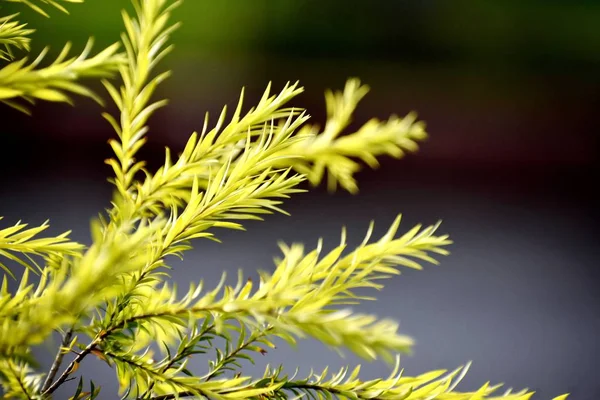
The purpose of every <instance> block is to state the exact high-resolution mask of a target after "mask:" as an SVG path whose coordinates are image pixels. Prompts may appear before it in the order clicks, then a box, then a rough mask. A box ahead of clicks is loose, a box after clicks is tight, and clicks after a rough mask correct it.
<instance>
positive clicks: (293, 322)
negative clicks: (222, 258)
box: [0, 0, 565, 400]
mask: <svg viewBox="0 0 600 400" xmlns="http://www.w3.org/2000/svg"><path fill="white" fill-rule="evenodd" d="M13 1H16V0H13ZM18 1H19V2H21V3H23V4H25V5H27V6H29V7H31V8H33V9H34V10H36V11H38V12H40V13H43V14H44V15H47V14H46V13H45V11H44V7H43V6H44V5H50V6H54V7H57V8H59V9H61V10H63V11H66V10H65V9H64V7H63V4H62V3H66V2H71V3H76V2H80V1H75V0H71V1H69V0H65V1H63V2H59V1H57V0H56V1H55V0H37V1H35V0H18ZM133 5H134V9H135V12H134V14H133V16H130V15H129V14H128V13H126V12H124V13H123V20H124V25H125V29H124V30H125V33H124V34H123V35H122V37H121V45H122V47H123V48H124V52H119V46H120V45H119V44H115V45H113V46H110V47H108V48H106V49H104V50H102V51H101V52H100V53H98V54H97V55H95V56H91V57H90V56H89V53H90V47H91V42H90V45H89V46H87V47H86V48H85V50H84V51H83V52H82V53H81V55H80V56H78V57H76V58H72V59H67V58H66V56H67V53H68V51H69V45H66V46H65V49H64V51H63V52H62V53H61V55H60V56H59V57H58V59H56V60H55V61H54V62H53V63H52V64H51V65H49V66H47V67H39V63H40V61H41V60H42V58H43V56H44V53H45V52H44V53H42V54H41V55H39V56H38V57H37V58H36V60H35V61H33V62H30V63H28V62H27V61H26V54H27V53H28V51H29V48H30V47H29V38H28V34H30V33H31V32H32V31H31V30H30V29H28V28H26V24H24V23H21V22H19V21H17V19H16V18H17V15H11V16H7V17H2V18H0V44H1V45H3V48H2V50H1V51H0V58H2V59H4V60H5V62H7V63H8V64H7V65H5V66H4V67H3V68H2V69H0V100H1V101H2V102H4V103H6V104H8V105H10V106H13V107H17V108H18V109H20V110H22V111H27V112H28V111H29V108H26V107H24V104H23V101H24V102H25V103H33V102H34V100H35V99H41V100H50V101H59V102H70V98H69V97H68V95H69V94H79V95H85V96H90V97H93V98H96V99H97V100H100V98H99V97H98V96H97V95H96V94H94V93H92V92H91V91H89V89H87V88H86V87H85V86H84V85H83V84H82V83H81V82H80V79H81V78H85V77H96V78H112V77H114V75H115V74H117V73H118V74H120V77H121V81H122V83H121V84H120V86H119V85H116V84H115V83H112V82H113V81H110V80H103V83H104V85H105V87H106V89H107V90H108V93H109V95H110V97H111V98H112V100H113V101H114V102H115V104H116V106H117V108H118V110H119V115H116V116H112V115H110V114H107V113H105V114H104V116H105V118H106V119H107V120H108V121H109V122H110V124H111V125H112V126H113V128H114V130H115V131H116V133H117V138H115V139H113V140H111V141H110V145H111V147H112V149H113V150H114V158H112V159H110V160H107V163H108V164H110V165H111V166H112V168H113V170H114V174H115V176H114V178H113V179H112V182H113V183H114V185H115V187H116V190H115V197H114V199H113V202H112V208H111V209H110V210H109V211H108V212H107V213H106V214H103V215H100V216H99V217H98V218H97V219H96V220H95V222H94V223H93V226H92V243H91V244H90V245H89V246H84V245H81V244H78V243H74V242H72V241H70V239H68V232H67V233H64V234H62V235H59V236H55V237H46V236H43V231H44V230H45V229H46V228H47V226H48V225H47V224H43V225H41V226H39V227H33V228H27V226H26V225H25V224H22V223H20V222H18V223H17V224H15V225H13V226H10V225H9V226H8V227H5V228H3V229H1V228H0V257H3V258H6V259H8V260H12V261H13V262H15V261H16V262H17V263H13V264H14V265H18V264H20V265H22V266H23V267H24V269H23V273H22V274H21V278H20V279H21V284H20V285H19V287H18V289H17V290H16V291H10V290H9V289H8V279H16V278H15V271H11V270H10V269H9V267H8V266H7V265H6V264H3V263H2V262H1V261H2V260H0V267H2V268H3V270H4V274H5V276H4V281H3V285H2V288H1V292H0V381H1V383H2V387H3V392H4V397H3V398H6V399H46V398H51V397H52V394H53V393H54V392H55V391H56V389H57V388H58V387H60V386H61V385H62V384H64V383H65V382H67V380H70V379H72V378H74V377H76V376H77V369H78V367H79V365H80V363H81V362H82V361H83V360H84V359H85V358H87V357H88V356H90V355H94V356H95V357H98V358H100V359H102V360H104V361H106V363H107V364H108V365H109V366H110V367H113V368H114V370H115V371H116V374H117V379H118V382H119V386H120V388H121V394H122V395H123V398H136V399H164V400H166V399H174V398H184V397H194V398H210V399H246V398H254V399H287V398H292V397H296V396H299V395H306V396H309V397H311V398H341V399H411V400H425V399H439V400H467V399H472V400H475V399H484V398H485V399H494V398H499V397H502V398H503V399H528V398H530V396H531V395H532V393H530V392H528V391H522V392H515V393H512V392H510V391H508V392H506V393H504V394H497V393H499V392H498V391H497V389H498V386H491V385H489V384H485V385H483V386H482V387H481V388H480V389H479V390H477V391H476V392H472V393H464V392H457V391H455V387H456V385H457V384H458V382H459V381H460V379H461V378H462V377H463V376H464V374H465V373H466V372H467V369H468V365H467V366H465V367H461V368H458V369H457V370H455V371H453V372H450V373H448V372H446V371H432V372H428V373H426V374H423V375H420V376H416V377H410V376H405V375H404V374H403V372H402V370H400V368H399V362H398V360H399V359H398V356H397V355H398V354H399V353H403V352H408V351H410V349H411V346H412V340H411V339H410V338H409V337H407V336H404V335H402V334H400V333H399V332H398V324H397V323H395V322H394V321H390V320H379V319H377V318H376V317H374V316H372V315H363V314H356V313H354V312H352V311H351V310H350V309H349V308H347V307H348V306H349V305H352V304H356V303H358V302H360V301H362V300H369V299H371V298H369V297H364V296H359V295H358V294H357V293H356V289H358V288H365V287H366V288H372V289H377V290H378V289H381V288H382V284H381V283H380V282H381V280H382V279H383V278H389V277H391V276H394V275H397V274H399V273H400V271H399V269H398V267H407V268H415V269H420V268H421V263H420V262H428V263H436V260H435V259H434V258H433V256H434V255H436V254H437V255H445V254H447V251H446V250H445V247H446V245H448V244H450V241H449V240H448V237H447V236H446V235H438V234H437V233H436V232H437V229H438V224H436V225H432V226H428V227H421V226H416V227H414V228H412V229H410V230H409V231H408V232H406V233H404V234H399V235H398V234H397V232H398V228H399V224H400V217H398V218H397V219H396V220H395V221H394V222H393V224H392V225H391V227H390V228H389V230H388V232H387V233H386V234H385V235H384V236H383V237H381V238H379V239H378V240H375V241H371V240H370V237H371V232H372V228H373V227H372V226H371V228H370V230H369V232H368V233H367V235H366V237H365V239H364V241H363V243H362V244H361V245H360V246H358V247H357V248H355V249H351V250H350V251H348V249H346V241H345V233H344V232H343V233H342V239H341V243H340V245H339V246H337V247H336V248H334V249H333V250H331V251H330V252H328V253H327V254H323V252H322V251H321V243H320V242H319V245H318V246H317V248H316V249H314V250H308V251H307V250H305V249H304V247H303V246H302V245H300V244H293V245H291V246H288V245H285V244H281V251H282V253H283V255H282V256H281V257H280V258H278V259H276V260H275V263H276V268H275V270H274V272H273V273H267V272H261V273H260V280H259V282H256V283H254V282H252V281H250V280H246V279H245V278H244V277H243V276H242V273H241V272H240V276H239V278H238V282H237V285H236V286H233V287H232V286H228V285H225V279H223V281H222V283H221V284H220V285H219V286H218V287H217V288H214V289H212V290H204V288H203V286H202V282H201V281H200V282H198V283H197V284H194V285H192V286H191V287H190V288H189V289H187V290H185V291H184V292H183V293H178V291H177V290H176V288H175V287H174V286H173V285H170V284H169V280H168V278H169V276H168V274H167V271H168V264H167V262H168V256H171V255H176V256H181V255H182V254H183V253H184V252H185V251H186V250H189V249H190V248H191V247H190V245H191V243H192V242H193V241H195V240H198V239H201V238H208V239H214V240H216V238H215V237H214V235H215V230H214V228H230V229H243V226H242V224H241V222H242V221H243V220H245V219H260V218H261V216H262V215H263V214H267V213H270V212H273V211H278V212H281V211H282V210H281V209H280V208H279V206H280V204H281V202H282V199H285V198H287V197H288V196H290V195H292V194H294V193H296V192H299V191H301V189H300V186H299V185H300V184H301V183H302V182H303V181H305V180H308V181H309V182H310V183H311V184H313V185H317V184H319V183H320V182H321V181H323V180H325V175H327V181H328V184H329V187H330V189H335V188H336V187H337V186H338V185H339V186H341V187H342V188H344V189H345V190H348V191H350V192H356V190H357V184H356V181H355V179H354V174H355V172H356V171H358V169H359V167H360V164H359V161H360V160H362V161H363V162H364V163H366V164H367V165H369V166H371V167H375V166H377V157H378V156H382V155H391V156H394V157H400V156H402V155H403V154H404V152H406V151H414V150H416V149H417V142H418V141H420V140H422V139H424V138H425V136H426V134H425V131H424V127H423V124H422V123H420V122H416V118H415V116H414V115H413V114H409V115H408V116H406V117H405V118H398V117H395V116H393V117H391V118H390V119H389V120H387V121H377V120H372V121H369V122H367V123H366V124H365V125H364V126H362V127H361V128H360V129H359V130H358V131H356V132H350V133H346V134H343V135H342V133H343V130H344V129H345V128H346V127H347V126H348V125H349V123H350V120H351V117H352V113H353V111H354V109H355V107H356V106H357V104H358V102H359V101H360V100H361V99H362V98H363V97H364V95H365V94H366V93H367V91H368V88H367V87H366V86H364V85H362V84H361V83H360V82H359V81H358V80H357V79H351V80H349V81H348V83H347V84H346V87H345V89H344V90H343V91H342V92H328V93H327V94H326V104H327V111H328V119H327V121H326V123H325V125H324V128H323V130H319V129H318V128H317V127H315V126H313V125H308V124H307V121H308V119H309V116H308V114H306V112H305V111H304V110H301V109H299V108H292V107H290V106H289V104H290V102H291V100H293V99H294V97H295V96H297V95H298V94H299V93H301V92H302V90H303V89H302V87H300V86H299V85H298V83H295V84H288V85H286V86H285V87H284V88H283V89H282V90H281V91H280V92H279V93H276V94H271V90H272V89H271V88H270V87H268V88H267V89H266V91H265V93H264V95H263V97H262V98H261V99H260V101H259V102H258V104H257V105H255V106H254V107H252V108H251V109H250V110H249V111H247V112H245V113H243V112H242V108H243V107H242V104H243V93H242V96H241V97H240V101H239V103H238V105H237V107H236V108H235V110H234V112H233V114H232V115H231V116H230V117H228V116H227V109H226V108H224V109H223V112H222V113H221V114H220V116H219V117H218V119H217V122H216V124H215V125H214V127H213V128H209V118H208V116H206V119H205V121H204V126H203V128H202V130H201V133H199V134H198V133H193V134H192V135H191V137H190V139H189V140H188V142H187V144H186V146H185V148H184V149H183V151H182V152H181V154H180V155H179V156H178V157H177V158H176V159H175V160H173V159H172V157H171V154H170V152H169V150H168V149H167V152H166V155H165V162H164V165H163V166H162V167H161V168H159V169H158V171H156V172H155V173H151V172H150V171H147V170H146V169H145V168H144V163H143V162H142V161H138V160H136V153H137V152H138V150H139V149H140V147H141V146H143V144H144V142H145V141H146V133H147V131H148V125H147V122H148V119H149V118H150V117H151V115H152V113H153V112H154V111H155V110H156V109H158V108H159V107H162V106H164V105H166V100H152V98H153V93H154V91H155V89H156V87H157V86H158V85H159V84H160V83H161V82H163V81H164V80H165V79H166V78H167V77H168V75H169V72H168V71H167V72H160V71H158V72H157V71H156V70H157V67H158V63H159V61H160V60H161V59H162V58H163V57H164V56H165V55H166V54H168V52H169V51H170V50H171V46H170V45H168V40H169V35H170V33H171V32H172V31H173V30H174V29H175V28H176V27H177V24H172V23H171V22H169V17H170V11H171V10H172V9H173V7H175V6H177V5H178V3H177V2H172V1H169V0H133ZM34 258H37V261H36V259H34ZM31 273H34V274H38V275H39V278H40V279H39V280H36V283H35V284H33V283H30V282H29V281H28V277H29V274H31ZM54 331H59V332H62V334H63V336H64V340H63V342H62V344H61V346H60V348H59V349H58V352H57V355H56V359H55V361H54V364H53V365H52V368H51V369H50V370H49V371H38V370H36V364H35V362H34V361H35V360H33V359H32V355H31V354H32V353H31V351H32V347H33V346H36V345H39V344H41V343H42V342H44V341H45V340H47V339H48V338H49V337H50V335H51V334H52V333H53V332H54ZM304 337H312V338H316V339H318V340H319V341H321V342H323V343H325V344H326V345H328V346H330V347H331V348H333V349H335V350H338V351H339V350H341V349H347V350H349V351H351V352H353V353H355V354H357V355H358V356H360V357H362V358H364V359H365V360H374V359H377V358H382V359H384V360H387V361H388V362H390V363H395V365H396V368H395V369H394V371H393V372H392V373H391V374H390V376H389V378H387V379H377V380H372V381H364V380H361V379H360V378H359V372H360V367H356V368H354V369H352V370H350V369H348V368H344V369H342V370H341V371H339V372H337V373H334V374H329V373H328V371H327V370H325V371H323V372H322V373H318V374H317V373H310V374H309V375H308V376H305V377H303V378H298V377H296V376H287V375H285V373H284V372H283V370H282V367H279V368H270V367H269V368H267V369H266V371H265V372H264V375H263V376H258V377H250V376H247V375H245V374H244V370H243V365H242V364H241V363H240V362H241V361H243V360H252V358H253V357H254V356H255V355H256V354H258V353H264V352H265V351H266V350H265V349H266V348H272V347H274V344H273V340H274V339H275V338H281V339H283V340H285V341H287V342H288V343H290V344H295V342H296V341H297V340H298V339H301V338H304ZM86 338H87V339H86ZM216 338H222V339H224V340H225V345H224V348H218V347H217V346H216V344H215V342H214V339H216ZM157 345H158V347H159V348H160V352H156V351H152V350H151V349H152V348H154V349H156V346H157ZM213 351H216V355H215V356H214V358H212V356H211V355H210V354H211V353H212V352H213ZM155 353H156V354H155ZM194 354H203V355H204V356H205V357H206V358H207V359H208V361H209V366H210V371H209V372H208V373H207V374H206V375H202V376H199V375H195V374H194V373H193V372H191V371H188V370H187V368H186V363H187V361H188V359H189V357H190V356H192V355H194ZM63 361H64V362H65V363H67V365H66V366H63ZM83 382H84V381H83V380H81V379H80V380H79V385H78V386H77V388H76V389H75V393H74V394H73V397H72V398H73V399H92V398H97V397H98V395H99V392H100V388H99V387H97V386H95V385H94V383H93V382H91V381H90V383H89V388H88V387H87V386H88V384H85V385H84V383H83ZM86 382H87V380H86ZM84 386H85V388H84ZM564 398H565V396H561V397H559V398H557V399H564Z"/></svg>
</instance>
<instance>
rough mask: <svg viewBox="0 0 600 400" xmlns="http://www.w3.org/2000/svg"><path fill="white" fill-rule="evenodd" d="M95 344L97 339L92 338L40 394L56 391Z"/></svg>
mask: <svg viewBox="0 0 600 400" xmlns="http://www.w3.org/2000/svg"><path fill="white" fill-rule="evenodd" d="M97 344H98V339H96V340H93V341H92V342H91V343H90V344H88V345H87V347H86V348H85V349H83V351H82V352H81V353H79V354H77V357H75V358H74V359H73V361H71V363H70V364H69V366H68V367H67V368H66V369H65V370H64V371H63V373H62V374H61V375H60V377H59V378H58V379H57V380H56V381H55V382H54V383H53V384H52V385H50V386H49V387H48V388H47V389H46V390H43V391H42V394H43V395H49V394H52V393H54V392H55V391H56V389H58V388H59V387H60V385H62V384H63V383H65V381H66V380H67V378H68V377H69V375H71V373H73V372H74V371H76V370H77V367H78V366H79V364H80V363H81V361H82V360H83V359H84V358H85V357H86V356H87V355H88V354H90V353H91V352H92V351H93V350H94V349H95V348H96V346H97Z"/></svg>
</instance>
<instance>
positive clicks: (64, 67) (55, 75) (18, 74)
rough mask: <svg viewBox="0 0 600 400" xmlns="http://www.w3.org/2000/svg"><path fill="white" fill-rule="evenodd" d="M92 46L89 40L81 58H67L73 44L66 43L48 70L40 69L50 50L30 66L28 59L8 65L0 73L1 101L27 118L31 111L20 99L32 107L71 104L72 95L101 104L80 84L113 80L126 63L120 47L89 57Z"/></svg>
mask: <svg viewBox="0 0 600 400" xmlns="http://www.w3.org/2000/svg"><path fill="white" fill-rule="evenodd" d="M92 45H93V40H92V39H90V40H89V41H88V43H87V45H86V46H85V48H84V49H83V51H82V52H81V54H80V55H79V56H77V57H72V58H67V56H68V54H69V51H70V49H71V44H70V43H67V44H66V45H65V47H64V48H63V49H62V51H61V52H60V54H59V55H58V57H57V58H56V59H55V60H54V61H53V62H52V63H51V64H50V65H49V66H46V67H41V68H38V66H39V64H40V63H41V62H42V60H43V59H44V57H45V56H46V54H47V52H48V48H46V49H44V50H43V51H42V52H41V53H40V55H39V56H38V57H37V58H36V59H35V60H34V61H33V62H31V63H29V64H27V58H22V59H20V60H17V61H13V62H12V63H10V64H8V65H6V66H5V67H4V68H2V69H0V101H1V102H3V103H5V104H7V105H9V106H11V107H14V108H16V109H18V110H20V111H23V112H25V113H28V114H29V113H30V109H29V107H28V106H27V105H25V104H23V103H22V102H19V101H17V99H19V98H20V99H23V100H25V102H27V103H30V104H35V100H36V99H39V100H46V101H55V102H65V103H69V104H72V100H71V98H70V97H69V94H78V95H82V96H86V97H90V98H92V99H94V100H96V101H97V102H99V103H100V104H102V99H101V98H100V97H98V95H96V94H95V93H94V92H92V91H91V90H90V89H88V88H86V87H85V86H83V85H82V84H81V83H79V82H78V81H79V80H80V79H83V78H99V77H110V76H112V75H113V74H114V73H115V72H116V71H117V69H118V68H119V66H120V65H122V64H123V63H124V62H125V59H124V57H123V55H122V54H120V53H118V49H119V45H118V44H114V45H112V46H109V47H107V48H106V49H104V50H102V51H101V52H100V53H98V54H96V55H95V56H91V57H90V52H91V50H92Z"/></svg>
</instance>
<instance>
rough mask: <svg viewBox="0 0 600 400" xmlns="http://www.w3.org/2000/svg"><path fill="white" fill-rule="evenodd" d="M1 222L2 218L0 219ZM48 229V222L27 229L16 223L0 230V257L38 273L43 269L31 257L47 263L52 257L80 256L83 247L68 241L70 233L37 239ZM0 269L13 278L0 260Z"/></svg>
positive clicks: (25, 225)
mask: <svg viewBox="0 0 600 400" xmlns="http://www.w3.org/2000/svg"><path fill="white" fill-rule="evenodd" d="M1 220H2V217H0V221H1ZM48 227H49V225H48V221H46V222H44V223H43V224H42V225H40V226H36V227H33V228H29V229H26V228H27V224H23V223H21V222H17V223H16V224H15V225H13V226H11V227H8V228H4V229H0V257H4V258H7V259H9V260H12V261H15V262H17V263H19V264H21V265H23V266H24V267H25V268H28V269H29V270H31V271H32V272H36V273H40V272H42V271H43V268H42V267H40V266H39V265H38V264H37V263H36V262H35V260H33V259H32V258H31V256H32V255H35V256H42V257H44V258H45V259H46V260H47V261H49V260H51V259H52V258H53V257H64V256H75V255H78V254H80V252H81V250H82V249H83V245H81V244H79V243H76V242H72V241H71V240H69V238H68V236H69V234H70V231H67V232H64V233H62V234H60V235H58V236H54V237H39V234H40V233H41V232H43V231H44V230H46V229H47V228H48ZM0 268H2V269H3V270H4V271H5V272H6V273H7V274H9V275H10V276H12V277H13V278H15V276H14V275H13V274H12V272H11V270H10V269H9V268H8V267H7V266H6V265H4V264H3V263H2V261H1V259H0Z"/></svg>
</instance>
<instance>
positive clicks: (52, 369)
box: [42, 327, 73, 392]
mask: <svg viewBox="0 0 600 400" xmlns="http://www.w3.org/2000/svg"><path fill="white" fill-rule="evenodd" d="M72 338H73V328H72V327H71V328H69V330H68V331H67V332H66V333H65V336H64V337H63V340H62V343H61V345H60V347H59V349H58V351H57V352H56V357H55V358H54V362H53V363H52V366H51V367H50V371H49V372H48V376H47V377H46V380H45V381H44V385H43V386H42V392H44V391H46V390H47V389H48V388H49V387H50V385H52V381H53V380H54V377H55V376H56V374H57V372H58V369H59V368H60V364H62V360H63V358H64V356H65V352H64V351H63V348H64V347H66V346H67V345H68V344H69V342H70V341H71V339H72Z"/></svg>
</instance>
